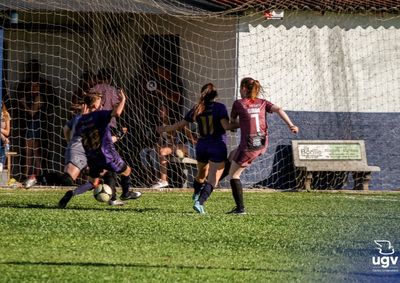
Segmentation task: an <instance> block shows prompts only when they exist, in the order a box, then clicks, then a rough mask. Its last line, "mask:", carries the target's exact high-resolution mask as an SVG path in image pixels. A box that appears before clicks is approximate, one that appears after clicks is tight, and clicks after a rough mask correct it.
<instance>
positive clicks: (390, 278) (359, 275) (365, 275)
mask: <svg viewBox="0 0 400 283" xmlns="http://www.w3.org/2000/svg"><path fill="white" fill-rule="evenodd" d="M0 265H18V266H30V265H31V266H60V267H67V266H72V267H73V266H77V267H78V266H81V267H123V268H154V269H160V268H161V269H183V270H184V269H186V270H230V271H242V272H274V273H299V272H301V273H302V274H303V275H305V274H308V276H310V275H311V274H331V275H338V276H340V275H341V276H343V275H345V276H348V277H349V279H352V280H356V281H358V280H361V281H360V282H387V283H391V282H399V281H398V279H399V278H400V274H399V273H394V274H381V273H375V272H368V271H366V272H357V271H350V272H340V270H329V269H325V270H307V271H306V270H299V269H295V268H291V269H283V268H282V269H274V268H259V267H258V268H250V267H224V266H203V265H181V264H176V265H173V264H170V265H168V264H145V263H105V262H44V261H37V262H34V261H6V262H0ZM306 276H307V275H306ZM377 280H378V281H377ZM381 280H384V281H381Z"/></svg>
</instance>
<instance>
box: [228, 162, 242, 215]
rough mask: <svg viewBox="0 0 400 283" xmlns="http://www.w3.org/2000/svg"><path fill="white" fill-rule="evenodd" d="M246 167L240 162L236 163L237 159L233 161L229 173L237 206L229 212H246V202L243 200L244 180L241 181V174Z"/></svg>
mask: <svg viewBox="0 0 400 283" xmlns="http://www.w3.org/2000/svg"><path fill="white" fill-rule="evenodd" d="M245 168H246V167H243V166H241V165H239V164H238V163H236V161H232V164H231V169H230V171H229V175H230V176H231V179H230V184H231V189H232V196H233V199H234V200H235V204H236V207H235V208H234V209H233V210H232V211H230V212H229V213H235V214H244V213H245V208H244V202H243V187H242V182H241V181H240V175H241V173H242V172H243V171H244V169H245Z"/></svg>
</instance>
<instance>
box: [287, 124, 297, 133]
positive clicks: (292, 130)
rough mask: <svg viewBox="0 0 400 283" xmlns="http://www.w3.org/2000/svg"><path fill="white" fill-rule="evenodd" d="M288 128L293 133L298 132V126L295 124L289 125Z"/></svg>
mask: <svg viewBox="0 0 400 283" xmlns="http://www.w3.org/2000/svg"><path fill="white" fill-rule="evenodd" d="M289 128H290V131H291V132H292V133H293V134H297V133H298V132H299V128H298V127H297V126H295V125H293V126H290V127H289Z"/></svg>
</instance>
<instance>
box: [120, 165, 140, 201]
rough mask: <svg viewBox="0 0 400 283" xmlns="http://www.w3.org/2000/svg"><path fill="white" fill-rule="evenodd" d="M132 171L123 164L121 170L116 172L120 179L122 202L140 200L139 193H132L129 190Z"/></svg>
mask: <svg viewBox="0 0 400 283" xmlns="http://www.w3.org/2000/svg"><path fill="white" fill-rule="evenodd" d="M131 172H132V170H131V167H129V166H128V165H126V164H125V163H124V167H123V169H122V170H121V171H120V172H118V173H119V174H120V177H121V188H122V194H121V199H122V200H128V199H137V198H140V196H141V195H142V193H141V192H134V191H131V190H130V187H131V177H130V174H131Z"/></svg>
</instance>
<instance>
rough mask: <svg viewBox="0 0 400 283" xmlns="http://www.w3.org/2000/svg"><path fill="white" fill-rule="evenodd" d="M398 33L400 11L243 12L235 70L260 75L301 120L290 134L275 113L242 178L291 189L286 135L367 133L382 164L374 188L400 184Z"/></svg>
mask: <svg viewBox="0 0 400 283" xmlns="http://www.w3.org/2000/svg"><path fill="white" fill-rule="evenodd" d="M399 39H400V20H399V18H398V17H390V16H388V17H385V18H381V16H378V15H365V14H364V15H357V14H340V15H337V14H325V15H321V14H319V13H316V12H296V13H294V12H293V13H290V12H287V13H286V14H285V18H284V19H283V20H278V21H267V20H265V19H263V18H262V16H261V15H252V16H249V17H245V18H243V19H241V22H240V31H239V63H238V64H239V68H238V77H239V78H241V77H244V76H248V75H250V76H253V77H254V78H257V79H259V80H260V81H261V83H262V85H263V86H264V90H265V93H264V95H265V97H266V98H267V99H269V100H270V101H272V102H274V103H276V104H278V105H280V106H282V107H283V108H284V109H286V110H288V113H289V114H290V116H291V117H292V119H293V120H294V121H295V123H296V124H298V125H299V127H300V134H299V135H298V136H291V135H290V134H289V133H288V130H287V128H286V127H284V126H283V125H282V122H281V121H279V118H278V117H274V116H271V117H270V118H269V119H270V123H271V128H270V148H269V152H268V154H267V156H264V157H263V158H262V159H260V160H259V161H258V163H257V164H255V165H254V167H253V168H249V171H248V177H247V178H246V180H247V183H248V184H254V182H257V181H260V183H261V184H264V185H268V186H271V187H281V188H288V184H289V183H290V182H289V183H287V182H286V183H285V182H283V179H285V178H286V179H289V181H290V180H291V179H292V177H293V176H291V175H290V172H288V167H287V165H285V164H284V163H285V158H286V159H288V161H290V158H287V156H288V155H290V150H287V146H288V145H290V140H291V139H364V140H365V141H366V147H367V155H368V161H369V163H370V164H371V165H377V166H380V167H381V169H382V171H381V172H380V173H375V174H373V184H372V186H371V187H372V189H395V188H399V187H400V176H399V174H398V173H399V172H400V166H399V165H398V164H397V161H396V160H398V154H397V153H396V152H398V151H399V149H400V146H399V145H398V142H397V141H398V140H399V133H400V127H399V125H398V124H397V121H399V118H400V113H399V112H400V111H399V106H400V96H399V95H398V94H399V90H400V71H399V68H398V66H399V63H400V55H399V54H400V46H399V44H398V42H399ZM279 155H281V158H277V156H279ZM277 160H281V161H280V163H281V164H280V165H279V164H278V163H277ZM257 168H258V169H260V170H257ZM255 172H257V173H255ZM263 176H268V178H267V179H265V178H264V179H263ZM292 181H293V180H292ZM291 184H292V185H293V182H292V183H291Z"/></svg>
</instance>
